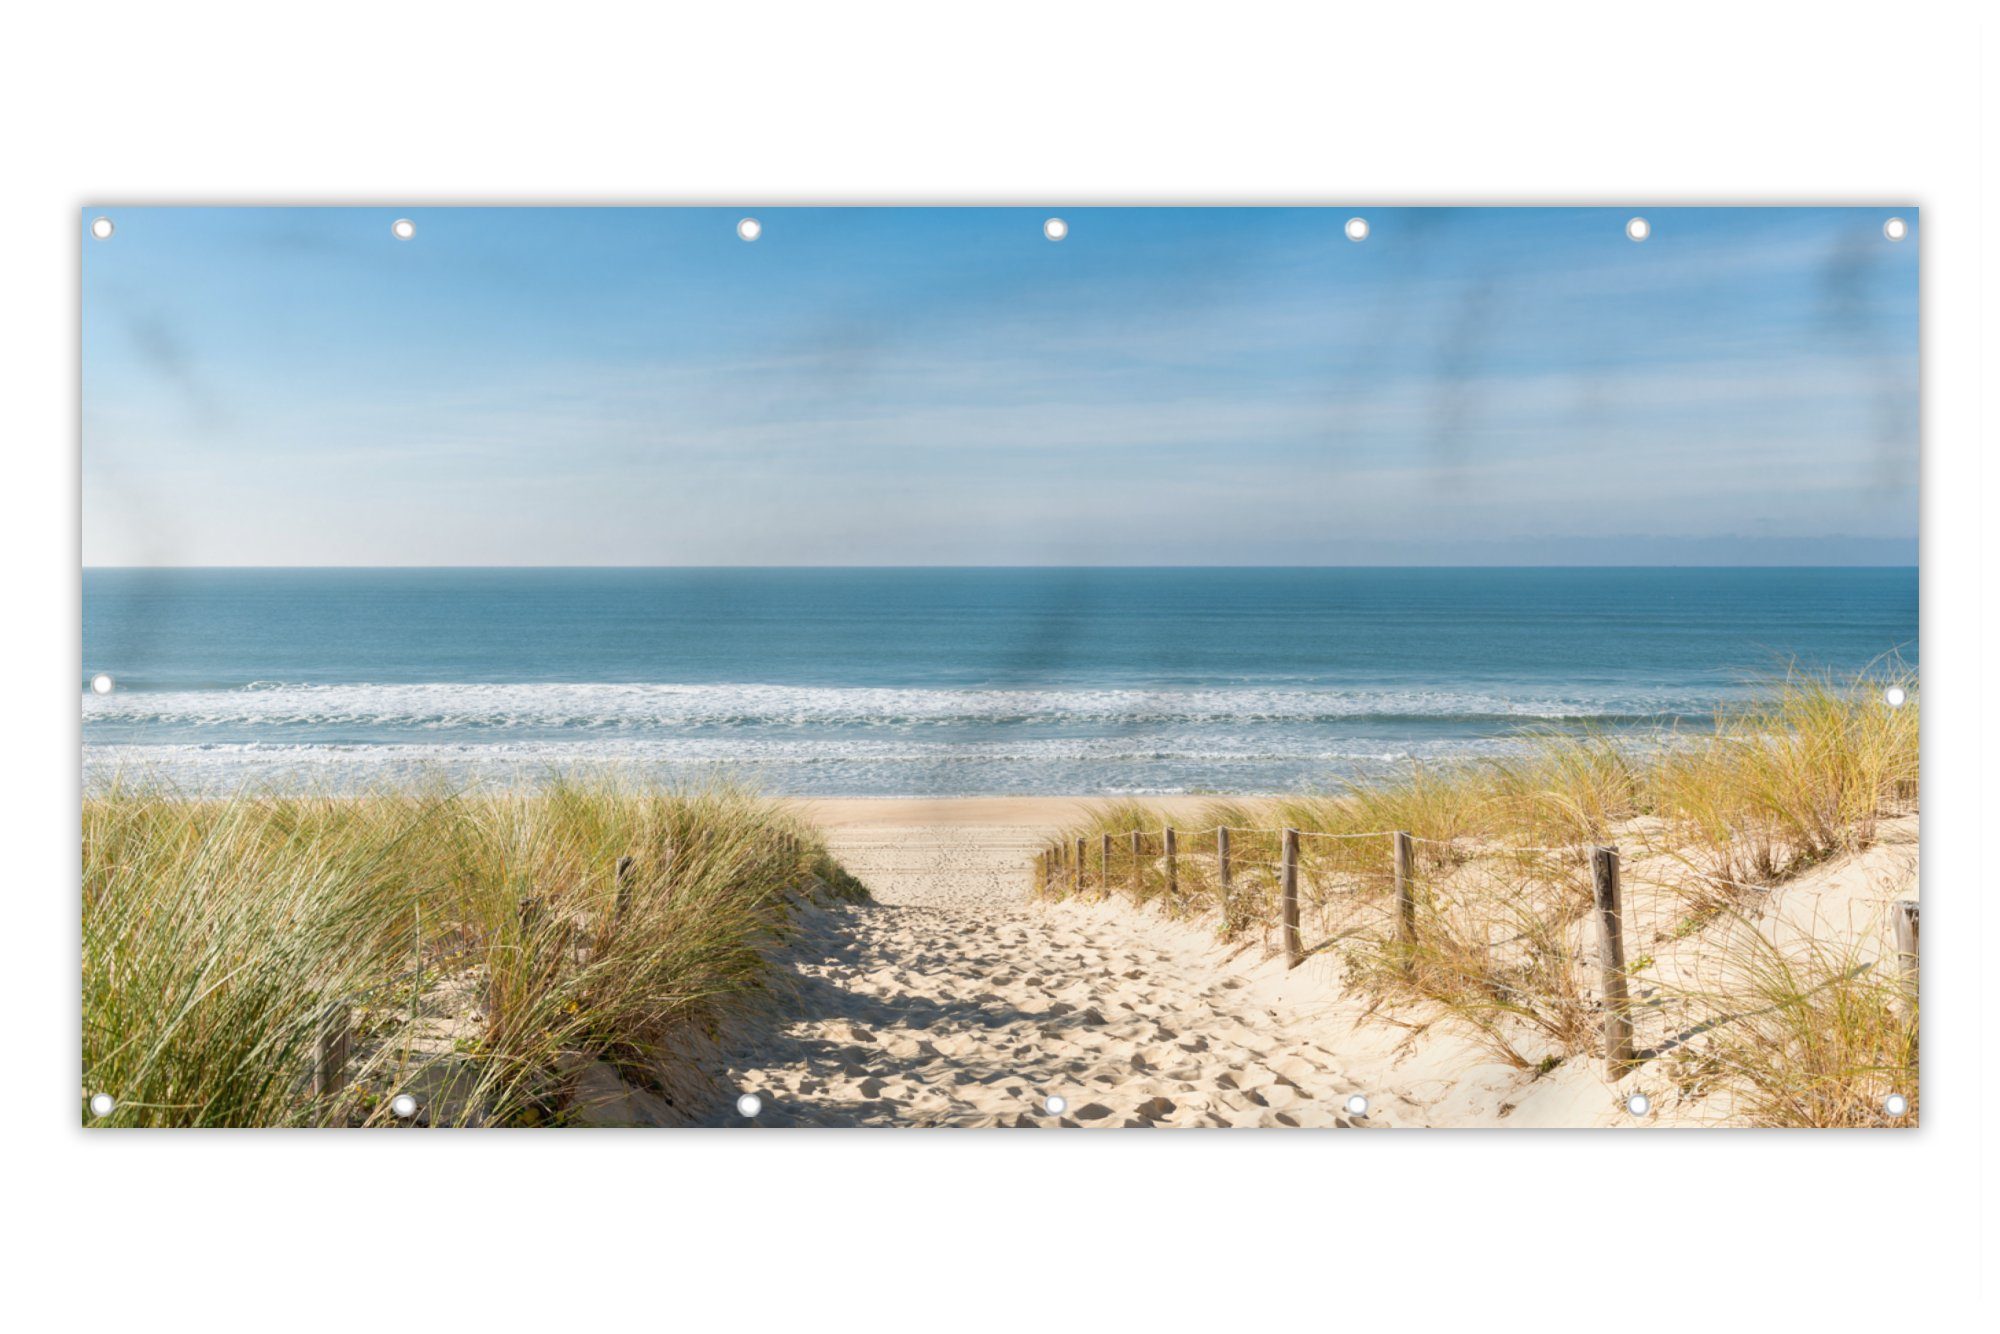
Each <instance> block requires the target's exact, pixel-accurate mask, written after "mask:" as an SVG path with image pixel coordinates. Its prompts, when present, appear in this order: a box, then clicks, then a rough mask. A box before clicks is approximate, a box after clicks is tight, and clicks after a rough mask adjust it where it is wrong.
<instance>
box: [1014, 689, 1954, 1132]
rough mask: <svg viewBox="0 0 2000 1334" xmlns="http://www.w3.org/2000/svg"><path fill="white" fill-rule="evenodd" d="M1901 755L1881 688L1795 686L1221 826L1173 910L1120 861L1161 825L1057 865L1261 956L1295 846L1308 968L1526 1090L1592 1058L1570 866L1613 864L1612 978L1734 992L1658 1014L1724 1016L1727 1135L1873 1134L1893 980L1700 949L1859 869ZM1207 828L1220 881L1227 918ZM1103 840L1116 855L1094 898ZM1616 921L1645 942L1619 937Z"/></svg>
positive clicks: (1768, 956)
mask: <svg viewBox="0 0 2000 1334" xmlns="http://www.w3.org/2000/svg"><path fill="white" fill-rule="evenodd" d="M1891 686H1895V687H1899V688H1900V689H1902V690H1903V691H1904V692H1905V693H1906V696H1907V702H1906V703H1905V704H1903V705H1902V706H1901V707H1892V706H1890V705H1889V704H1888V703H1887V702H1886V700H1885V696H1884V691H1885V690H1886V689H1887V688H1888V687H1891ZM1917 735H1918V709H1917V697H1916V683H1915V681H1914V679H1913V678H1912V677H1911V675H1910V674H1909V673H1907V672H1905V671H1902V670H1901V669H1900V668H1898V667H1896V666H1895V665H1894V664H1890V665H1889V666H1888V667H1887V668H1885V669H1884V670H1882V671H1880V672H1877V673H1874V674H1871V675H1868V676H1865V677H1863V678H1860V679H1855V680H1835V679H1833V678H1831V677H1829V676H1824V675H1818V676H1815V675H1810V674H1804V673H1793V674H1791V675H1789V676H1787V677H1786V678H1784V679H1783V680H1781V681H1777V682H1774V683H1772V687H1771V688H1770V689H1769V690H1768V691H1767V692H1765V693H1764V694H1763V695H1761V696H1760V697H1759V699H1758V700H1757V702H1756V703H1754V704H1753V705H1751V706H1750V707H1748V708H1744V709H1740V710H1736V711H1732V712H1728V713H1723V714H1718V716H1717V717H1716V719H1715V720H1714V725H1713V728H1712V729H1711V730H1708V731H1703V732H1699V733H1695V732H1682V733H1679V734H1676V735H1673V736H1669V737H1665V738H1658V739H1654V740H1650V741H1647V742H1644V743H1621V742H1619V741H1616V740H1614V739H1612V738H1609V737H1605V736H1601V735H1582V736H1576V735H1560V736H1559V735H1544V736H1533V737H1527V738H1524V746H1523V750H1522V753H1521V754H1520V755H1518V756H1516V757H1512V758H1508V759H1504V760H1497V761H1489V762H1484V763H1479V764H1469V765H1464V766H1460V767H1456V768H1434V767H1413V768H1412V769H1411V770H1409V771H1408V772H1407V773H1406V774H1405V775H1403V776H1402V777H1400V778H1398V779H1395V780H1392V781H1387V782H1373V783H1368V784H1361V785H1350V786H1348V787H1346V788H1344V789H1342V790H1339V791H1336V792H1331V793H1327V794H1325V795H1320V796H1311V797H1297V798H1290V799H1284V800H1277V801H1270V802H1263V803H1245V802H1241V801H1237V802H1217V803H1215V804H1213V805H1211V806H1209V807H1207V808H1205V809H1203V810H1202V812H1201V813H1200V815H1199V816H1198V817H1197V818H1196V819H1194V820H1192V821H1187V823H1189V824H1191V825H1193V826H1195V828H1193V829H1191V830H1184V831H1181V832H1180V833H1179V844H1180V852H1181V854H1182V855H1181V856H1180V857H1179V858H1178V859H1177V860H1176V862H1175V864H1174V866H1173V868H1172V882H1173V886H1174V889H1175V891H1176V892H1174V893H1173V894H1171V895H1169V894H1168V893H1167V891H1166V888H1165V886H1166V883H1167V880H1168V875H1169V872H1168V868H1167V865H1166V863H1165V859H1164V858H1163V857H1162V856H1161V855H1160V849H1161V841H1160V838H1159V836H1158V835H1157V834H1150V833H1149V837H1148V838H1147V840H1146V841H1145V844H1144V847H1143V849H1142V850H1141V852H1140V854H1139V855H1138V856H1137V857H1134V856H1133V855H1131V853H1130V851H1129V845H1128V843H1127V839H1126V833H1127V831H1128V830H1130V829H1134V828H1140V829H1145V830H1148V831H1153V830H1159V829H1161V828H1162V827H1163V820H1162V818H1161V817H1160V816H1159V814H1158V813H1157V812H1155V811H1153V810H1150V809H1149V808H1147V807H1145V806H1144V805H1143V804H1137V803H1121V804H1118V805H1112V806H1106V807H1103V808H1101V809H1099V810H1096V811H1093V812H1092V813H1091V815H1090V817H1089V818H1088V819H1086V820H1085V821H1083V822H1081V823H1080V824H1079V825H1078V826H1077V827H1075V828H1073V829H1069V830H1065V831H1064V834H1063V836H1062V838H1061V840H1060V843H1061V846H1063V847H1065V848H1074V846H1075V843H1076V840H1077V839H1079V838H1082V839H1083V840H1085V842H1086V845H1087V846H1088V847H1089V848H1090V849H1091V857H1092V858H1093V859H1094V860H1093V861H1092V862H1090V863H1087V865H1086V876H1085V882H1084V883H1085V889H1086V892H1092V893H1104V892H1110V893H1120V894H1126V895H1129V896H1130V897H1132V898H1134V899H1137V900H1140V901H1151V900H1161V901H1163V903H1164V906H1165V907H1166V908H1167V909H1168V910H1170V911H1172V912H1174V913H1176V914H1179V915H1199V914H1209V913H1213V914H1216V915H1217V916H1216V920H1217V923H1218V930H1219V932H1220V933H1221V934H1222V935H1223V936H1225V937H1226V938H1232V939H1233V938H1240V937H1244V936H1250V937H1255V936H1257V935H1259V934H1261V935H1262V937H1263V942H1264V944H1265V947H1266V948H1267V949H1271V948H1274V947H1275V946H1276V944H1277V942H1278V936H1277V932H1276V921H1277V917H1278V913H1279V907H1278V885H1279V872H1278V867H1277V863H1278V859H1279V855H1280V838H1281V834H1280V831H1281V830H1282V829H1285V828H1290V829H1295V830H1299V831H1301V838H1300V857H1299V881H1300V899H1301V913H1302V917H1303V919H1304V932H1305V937H1306V938H1305V941H1304V943H1305V946H1306V948H1307V950H1308V951H1309V952H1314V953H1317V952H1326V953H1330V954H1333V955H1337V956H1338V957H1339V958H1340V959H1341V960H1342V962H1343V964H1344V966H1345V975H1346V977H1347V979H1348V982H1349V984H1350V985H1351V986H1353V987H1355V988H1357V989H1359V990H1360V991H1361V992H1363V993H1364V994H1366V995H1368V996H1370V997H1371V998H1372V1000H1373V1002H1374V1003H1375V1004H1376V1005H1378V1006H1382V1007H1388V1008H1396V1007H1416V1008H1417V1009H1418V1010H1419V1011H1420V1012H1427V1013H1428V1014H1429V1015H1430V1016H1432V1017H1442V1018H1445V1019H1448V1020H1450V1021H1455V1022H1456V1023H1458V1024H1460V1025H1462V1026H1463V1028H1464V1029H1465V1030H1466V1031H1468V1032H1470V1033H1472V1034H1473V1035H1475V1036H1476V1037H1477V1038H1478V1039H1479V1040H1480V1041H1481V1042H1483V1043H1484V1044H1485V1045H1487V1046H1488V1047H1489V1048H1490V1049H1491V1050H1492V1051H1494V1052H1495V1053H1496V1054H1497V1055H1499V1056H1500V1057H1501V1058H1502V1059H1505V1060H1507V1061H1509V1062H1512V1063H1514V1064H1516V1065H1518V1066H1521V1067H1523V1068H1547V1067H1549V1066H1551V1065H1553V1064H1557V1063H1560V1062H1562V1061H1565V1060H1568V1059H1571V1058H1574V1057H1577V1056H1580V1055H1584V1054H1587V1053H1590V1052H1592V1051H1594V1050H1596V1049H1597V1045H1598V1043H1599V1035H1600V1033H1601V1016H1602V1002H1601V998H1600V997H1599V995H1598V976H1597V955H1596V939H1595V935H1594V932H1593V929H1592V926H1591V921H1590V911H1591V904H1592V898H1591V885H1590V871H1589V864H1588V848H1589V847H1591V846H1593V845H1600V844H1612V843H1618V844H1621V845H1622V846H1621V858H1622V861H1623V864H1624V865H1625V867H1626V868H1627V869H1626V912H1627V918H1628V927H1627V936H1628V950H1627V969H1628V972H1631V973H1634V974H1637V973H1640V972H1642V971H1643V970H1645V969H1647V968H1649V967H1650V966H1651V965H1652V964H1653V962H1654V960H1653V958H1652V956H1651V954H1650V952H1649V951H1651V950H1652V949H1654V948H1668V947H1672V948H1675V949H1677V950H1684V951H1685V950H1690V949H1691V950H1693V951H1695V952H1696V953H1699V951H1700V950H1702V949H1704V948H1706V949H1708V950H1709V951H1710V952H1711V953H1712V954H1714V955H1716V956H1717V957H1716V958H1715V959H1714V960H1713V961H1712V962H1713V963H1714V964H1715V966H1714V967H1713V968H1709V969H1706V970H1704V976H1721V977H1727V978H1728V979H1730V982H1729V988H1730V989H1729V994H1720V993H1717V994H1699V995H1698V994H1694V992H1693V991H1692V990H1691V988H1689V987H1686V986H1684V987H1683V991H1684V992H1685V993H1686V994H1683V995H1681V996H1679V997H1678V998H1677V999H1678V1001H1679V1002H1680V1004H1681V1007H1682V1009H1683V1010H1699V1011H1702V1012H1704V1013H1711V1014H1714V1015H1725V1016H1728V1018H1729V1022H1728V1023H1726V1024H1723V1025H1719V1026H1718V1027H1717V1028H1715V1029H1714V1030H1713V1031H1714V1033H1715V1034H1716V1036H1715V1037H1714V1038H1713V1040H1712V1041H1711V1042H1709V1043H1707V1044H1706V1045H1705V1050H1707V1051H1709V1052H1710V1058H1711V1059H1713V1060H1715V1061H1717V1062H1721V1063H1723V1065H1725V1066H1726V1068H1727V1070H1728V1072H1729V1077H1730V1080H1731V1081H1732V1087H1734V1088H1735V1089H1736V1090H1737V1091H1738V1092H1739V1093H1741V1094H1742V1095H1743V1097H1744V1103H1743V1105H1744V1107H1745V1108H1746V1111H1745V1112H1744V1116H1745V1117H1746V1118H1747V1119H1749V1120H1752V1121H1755V1122H1758V1123H1770V1124H1812V1125H1821V1124H1850V1123H1854V1122H1853V1121H1852V1118H1854V1117H1857V1116H1861V1115H1862V1114H1863V1113H1862V1112H1861V1111H1859V1110H1857V1109H1873V1110H1871V1111H1869V1113H1868V1114H1869V1115H1876V1113H1877V1112H1879V1107H1880V1097H1879V1096H1878V1095H1879V1092H1880V1090H1879V1088H1878V1085H1884V1084H1885V1081H1886V1084H1893V1085H1895V1086H1896V1087H1898V1088H1900V1089H1902V1090H1904V1091H1905V1092H1906V1094H1908V1095H1909V1096H1911V1097H1912V1098H1914V1094H1913V1093H1911V1092H1910V1091H1911V1090H1913V1089H1914V1088H1915V1075H1916V1071H1915V1064H1914V1062H1915V1046H1914V1028H1913V1026H1912V1025H1913V1022H1914V1021H1913V1019H1911V1018H1910V1011H1909V1007H1907V1006H1904V1007H1902V1008H1897V1007H1896V1006H1894V1005H1891V1004H1890V1003H1889V1002H1890V1000H1891V999H1893V997H1891V996H1890V994H1889V992H1890V990H1892V989H1893V988H1894V986H1895V983H1894V981H1893V979H1892V978H1885V977H1884V976H1882V975H1880V974H1879V973H1878V971H1877V970H1876V969H1874V968H1872V967H1868V966H1865V965H1858V964H1855V963H1854V962H1853V960H1852V958H1850V957H1849V956H1850V955H1851V954H1852V953H1853V951H1852V949H1851V948H1850V947H1851V946H1852V942H1830V941H1809V942H1806V944H1805V945H1803V946H1798V947H1795V946H1790V945H1788V946H1786V947H1784V948H1781V947H1779V946H1778V945H1776V944H1773V943H1772V942H1771V940H1769V939H1768V938H1767V937H1765V936H1764V935H1760V934H1758V933H1757V932H1755V931H1748V932H1746V931H1743V930H1736V929H1731V930H1722V929H1712V928H1713V927H1715V925H1716V924H1719V923H1728V924H1734V925H1740V924H1741V923H1742V922H1743V921H1744V920H1745V919H1746V916H1748V915H1750V914H1751V913H1752V912H1753V911H1754V907H1755V904H1756V901H1757V900H1758V898H1759V896H1760V895H1761V893H1762V892H1763V891H1765V890H1767V889H1769V888H1770V887H1772V886H1776V885H1779V884H1782V883H1784V882H1785V881H1787V880H1788V879H1790V878H1792V877H1794V876H1796V875H1798V874H1799V873H1800V872H1802V871H1803V870H1805V869H1807V868H1809V867H1811V866H1813V865H1815V864H1817V863H1820V862H1823V861H1825V860H1826V859H1828V858H1831V857H1834V856H1836V855H1839V854H1843V853H1852V852H1857V851H1860V850H1862V849H1864V848H1866V847H1868V846H1869V845H1870V844H1871V843H1872V842H1873V841H1874V839H1875V837H1876V834H1877V830H1878V825H1879V823H1880V821H1881V820H1882V819H1884V818H1885V817H1888V816H1892V815H1899V814H1907V813H1910V812H1913V811H1914V810H1915V809H1916V803H1917V798H1918V786H1917ZM1222 825H1227V826H1231V834H1230V843H1231V856H1232V863H1233V865H1232V874H1231V877H1230V886H1229V894H1228V898H1227V902H1226V904H1225V902H1224V898H1223V895H1222V893H1221V886H1220V883H1219V881H1220V876H1219V866H1218V862H1217V857H1216V853H1215V849H1216V844H1215V832H1214V831H1215V828H1216V827H1217V826H1222ZM1398 830H1400V831H1403V832H1406V833H1408V834H1410V835H1412V836H1414V842H1413V845H1412V849H1413V852H1414V856H1413V857H1412V859H1411V865H1410V868H1409V879H1408V887H1409V892H1410V896H1411V899H1412V913H1413V917H1414V921H1415V927H1416V929H1415V932H1414V939H1413V940H1410V939H1405V938H1404V934H1403V933H1402V931H1401V930H1400V929H1399V909H1398V905H1397V904H1396V901H1395V878H1394V870H1393V861H1392V858H1393V838H1392V837H1391V833H1392V831H1398ZM1106 833H1110V834H1111V835H1112V836H1113V847H1114V857H1113V859H1112V865H1111V868H1110V870H1109V873H1108V874H1102V873H1100V872H1098V870H1097V867H1096V865H1095V859H1097V858H1098V854H1097V851H1096V850H1097V849H1098V847H1099V845H1100V840H1101V838H1102V836H1103V835H1104V834H1106ZM1190 854H1192V855H1190ZM1072 884H1073V881H1072V878H1071V876H1070V874H1069V871H1068V868H1067V867H1064V866H1061V865H1058V866H1057V868H1056V873H1055V874H1053V875H1050V876H1048V877H1047V878H1046V882H1045V883H1044V884H1043V885H1042V886H1041V887H1040V892H1042V893H1044V894H1046V895H1048V896H1051V897H1061V896H1063V895H1065V894H1067V893H1070V892H1072ZM1635 904H1638V905H1641V906H1642V907H1643V910H1644V914H1645V916H1646V920H1647V923H1648V930H1647V931H1646V932H1639V931H1635V930H1634V929H1633V928H1632V927H1631V926H1630V925H1629V922H1630V919H1631V918H1632V916H1633V914H1634V912H1635V908H1634V905H1635ZM1682 1057H1683V1058H1684V1057H1685V1053H1683V1054H1682ZM1871 1099H1872V1102H1871ZM1878 1119H1879V1117H1878Z"/></svg>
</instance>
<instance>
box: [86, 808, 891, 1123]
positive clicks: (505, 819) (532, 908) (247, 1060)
mask: <svg viewBox="0 0 2000 1334" xmlns="http://www.w3.org/2000/svg"><path fill="white" fill-rule="evenodd" d="M621 858H630V859H631V861H630V863H629V864H628V869H627V871H626V872H625V875H624V880H623V892H622V895H621V889H620V873H619V869H618V868H619V862H620V859H621ZM806 893H820V894H832V895H836V896H845V897H854V896H858V895H859V894H860V893H861V891H860V889H859V886H858V885H857V884H856V883H855V882H853V881H852V880H851V878H849V877H847V876H846V874H845V872H843V871H841V870H840V869H839V867H838V865H837V864H836V863H835V862H834V861H833V859H832V858H831V857H830V856H828V855H827V853H826V851H825V849H824V847H823V846H822V845H821V844H820V843H819V842H818V841H817V839H816V837H815V835H814V834H813V833H812V831H811V830H810V829H808V828H807V827H805V826H804V825H802V824H800V823H799V822H798V821H797V820H796V819H795V818H794V817H793V816H792V815H790V814H789V813H788V812H787V811H786V810H785V808H783V807H781V806H778V805H776V804H774V803H771V802H767V801H764V800H761V799H759V798H757V797H754V796H752V795H750V794H748V793H745V792H741V791H736V790H731V789H727V788H717V789H712V790H702V791H689V792H662V791H656V790H646V789H641V788H628V787H624V786H620V785H619V784H617V783H615V782H594V783H574V782H558V783H556V784H554V785H553V786H551V787H549V788H547V789H545V790H542V791H538V792H534V793H498V794H462V793H453V792H449V791H444V790H438V791H431V792H424V791H418V792H384V793H377V794H370V795H364V796H357V797H316V796H276V797H267V796H257V795H244V796H240V797H237V798H235V799H231V800H195V799H186V798H181V797H178V796H175V795H173V794H171V793H165V792H160V791H134V790H119V789H116V788H114V789H111V790H108V791H105V792H102V793H100V794H96V795H92V796H90V797H88V798H87V799H86V800H85V802H84V807H83V912H82V924H83V1085H84V1092H85V1094H86V1095H88V1094H89V1093H92V1092H97V1091H105V1092H110V1093H112V1094H113V1096H115V1097H116V1098H117V1100H118V1106H117V1110H116V1111H115V1112H114V1113H113V1114H112V1116H111V1117H110V1118H109V1119H110V1120H111V1122H112V1123H114V1124H119V1125H255V1126H275V1125H321V1124H357V1123H369V1122H381V1121H383V1120H385V1119H387V1117H388V1110H387V1103H388V1099H389V1097H390V1096H391V1095H392V1094H393V1093H395V1092H397V1091H400V1090H403V1089H418V1090H422V1091H423V1093H424V1095H425V1096H424V1102H425V1117H426V1119H427V1120H431V1121H433V1122H434V1123H435V1122H457V1123H468V1124H470V1123H478V1124H532V1123H542V1122H548V1121H557V1120H561V1119H563V1117H564V1116H565V1115H566V1113H567V1109H569V1108H570V1107H571V1106H572V1100H571V1092H572V1089H571V1086H572V1084H573V1076H574V1074H575V1072H576V1071H578V1070H579V1069H581V1068H584V1067H586V1066H588V1065H590V1064H592V1063H597V1062H604V1063H608V1064H610V1065H612V1066H613V1067H615V1068H616V1069H618V1070H619V1071H620V1072H621V1073H623V1074H624V1075H626V1077H627V1078H629V1079H631V1080H633V1081H634V1082H635V1083H639V1084H642V1085H645V1084H652V1085H656V1086H662V1087H664V1086H665V1085H669V1084H674V1083H675V1081H676V1079H677V1078H679V1077H680V1076H682V1075H685V1074H686V1072H684V1071H676V1070H673V1069H672V1068H671V1063H672V1060H673V1052H674V1051H675V1049H676V1045H677V1044H678V1043H681V1042H684V1041H687V1040H698V1039H700V1038H704V1037H708V1038H712V1037H713V1035H714V1034H715V1033H716V1031H717V1029H718V1027H719V1025H721V1024H722V1023H724V1022H725V1021H727V1020H728V1019H729V1018H730V1017H732V1016H733V1015H736V1014H739V1013H741V1012H743V1011H744V1010H746V1009H747V1008H749V1007H753V1006H755V1005H756V1004H757V1003H759V1000H760V998H761V997H762V996H763V995H764V993H765V991H766V989H767V987H768V985H769V978H770V975H769V972H768V970H767V968H766V965H765V950H766V948H767V947H768V946H769V945H770V944H771V943H772V942H773V941H774V940H776V939H777V938H779V937H780V936H781V935H782V934H783V933H784V931H785V929H786V926H787V923H788V920H789V918H790V914H791V912H792V910H793V906H794V905H795V904H796V902H797V901H798V900H799V897H800V896H801V895H803V894H806ZM453 1002H456V1005H455V1006H454V1004H453ZM330 1006H344V1007H346V1010H347V1012H348V1013H349V1015H350V1016H351V1017H352V1020H353V1026H354V1035H355V1036H354V1055H353V1060H352V1069H351V1073H350V1077H349V1080H348V1082H347V1083H346V1085H345V1086H344V1087H343V1088H342V1089H340V1090H339V1091H338V1092H336V1093H331V1094H327V1095H319V1094H315V1092H314V1091H313V1088H312V1084H311V1071H312V1067H313V1060H314V1054H315V1051H316V1047H317V1043H318V1035H319V1033H320V1030H321V1025H322V1019H323V1016H325V1015H326V1013H327V1012H328V1009H329V1007H330ZM85 1116H86V1119H87V1120H92V1121H95V1120H96V1119H97V1118H94V1117H90V1116H89V1113H88V1111H87V1110H86V1112H85Z"/></svg>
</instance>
